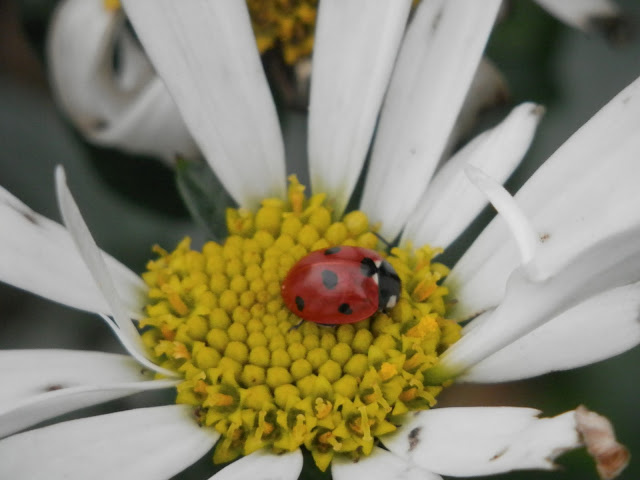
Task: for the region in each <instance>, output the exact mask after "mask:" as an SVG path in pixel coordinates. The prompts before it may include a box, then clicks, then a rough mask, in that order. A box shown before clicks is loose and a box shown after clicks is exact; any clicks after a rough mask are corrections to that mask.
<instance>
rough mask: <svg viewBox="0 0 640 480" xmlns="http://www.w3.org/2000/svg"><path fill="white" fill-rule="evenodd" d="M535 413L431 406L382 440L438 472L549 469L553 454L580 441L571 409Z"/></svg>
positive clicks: (464, 473)
mask: <svg viewBox="0 0 640 480" xmlns="http://www.w3.org/2000/svg"><path fill="white" fill-rule="evenodd" d="M538 414H539V412H538V411H537V410H534V409H531V408H512V407H484V408H483V407H475V408H474V407H471V408H442V409H435V410H429V411H426V412H421V413H419V414H417V415H416V416H415V417H414V418H413V419H411V420H410V421H409V422H408V423H407V424H406V425H403V426H402V427H401V428H400V429H399V430H398V431H397V432H394V433H392V434H390V435H388V436H384V437H382V441H383V443H384V444H385V446H386V447H387V448H388V449H389V450H391V451H392V452H393V453H395V454H396V455H400V456H402V457H404V458H407V459H408V460H409V461H411V462H413V463H415V464H416V465H419V466H420V467H422V468H424V469H426V470H430V471H433V472H437V473H440V474H442V475H453V476H463V477H466V476H478V475H490V474H495V473H502V472H509V471H512V470H523V469H545V470H550V469H552V468H553V467H554V465H553V463H552V461H553V459H554V458H555V457H557V456H558V455H560V454H561V453H563V452H564V451H566V450H568V449H573V448H576V447H579V446H580V445H581V443H580V439H579V437H578V433H577V432H576V420H575V412H573V411H571V412H566V413H564V414H562V415H559V416H557V417H553V418H543V419H538V418H536V416H537V415H538Z"/></svg>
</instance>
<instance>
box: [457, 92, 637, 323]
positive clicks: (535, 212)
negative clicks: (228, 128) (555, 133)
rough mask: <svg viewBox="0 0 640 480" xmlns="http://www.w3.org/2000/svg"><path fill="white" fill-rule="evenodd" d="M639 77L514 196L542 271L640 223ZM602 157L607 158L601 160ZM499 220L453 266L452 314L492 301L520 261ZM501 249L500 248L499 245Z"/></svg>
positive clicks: (471, 310)
mask: <svg viewBox="0 0 640 480" xmlns="http://www.w3.org/2000/svg"><path fill="white" fill-rule="evenodd" d="M638 129H640V80H636V81H635V82H634V83H632V84H631V85H630V86H629V87H627V88H626V89H624V90H623V91H622V92H621V93H620V94H619V95H617V96H616V97H615V98H614V99H613V100H612V101H611V102H609V104H608V105H606V106H605V107H604V108H603V109H602V110H600V112H598V113H597V114H596V115H595V116H594V117H593V118H592V119H591V120H590V121H589V122H587V123H586V124H585V125H584V126H583V127H582V128H581V129H580V130H578V131H577V132H576V133H575V134H574V135H573V136H572V137H571V138H570V139H569V140H568V141H567V142H566V143H565V144H564V145H563V146H562V147H560V148H559V149H558V151H557V152H556V153H555V154H554V155H552V156H551V158H549V160H547V162H545V163H544V164H543V165H542V166H541V167H540V168H539V169H538V171H537V172H536V173H535V174H534V175H533V176H532V177H531V178H530V179H529V180H528V181H527V183H525V185H524V186H523V187H522V188H521V189H520V191H518V193H517V194H516V195H515V199H516V201H517V203H518V205H519V206H520V208H521V209H522V210H523V212H524V214H525V215H526V217H527V218H529V219H530V221H531V223H532V224H533V228H534V230H535V231H536V232H538V233H540V235H541V239H542V244H541V245H540V246H539V249H538V252H537V254H536V263H537V265H538V266H539V269H540V271H542V272H545V273H546V274H548V275H553V274H554V273H555V272H558V271H559V270H561V269H562V268H564V267H565V266H566V265H567V264H568V263H570V262H571V261H572V260H573V259H575V258H576V257H577V256H579V255H581V254H582V253H583V252H584V251H585V250H587V249H588V248H590V247H591V246H593V245H594V244H596V243H598V242H600V241H602V240H603V239H606V238H607V237H609V236H614V235H616V234H617V233H620V232H623V231H625V230H627V229H630V228H634V227H636V226H640V209H639V208H637V205H639V204H640V189H639V188H638V186H637V183H638V178H640V162H638V158H639V157H640V136H638V135H637V132H638ZM604 159H606V161H604ZM508 236H509V234H508V231H507V227H506V225H505V223H504V221H503V220H502V219H501V218H499V217H498V218H496V219H494V220H493V221H492V222H491V223H490V224H489V226H488V227H487V228H486V229H485V230H484V231H483V232H482V233H481V234H480V236H479V237H478V238H477V239H476V240H475V241H474V243H473V244H472V245H471V247H470V248H469V249H468V250H467V252H466V253H465V254H464V255H463V257H462V258H461V259H460V261H459V262H458V263H457V264H456V265H455V266H454V268H453V269H452V271H451V274H450V275H449V277H448V279H447V283H446V285H448V286H450V287H451V286H455V287H454V290H455V294H456V297H457V300H458V303H457V304H456V307H455V309H454V311H453V312H452V314H453V315H455V316H459V317H467V316H469V315H470V314H473V313H474V312H477V311H482V310H486V309H488V308H492V307H494V306H496V305H497V304H498V303H499V302H500V300H501V298H502V297H503V295H504V292H505V286H506V282H507V279H508V278H509V275H510V274H511V272H513V270H514V269H515V268H516V267H517V265H518V264H519V263H520V260H519V258H518V251H517V249H516V248H515V245H513V244H512V243H511V242H508V241H505V240H506V239H507V238H508ZM497 247H498V248H497Z"/></svg>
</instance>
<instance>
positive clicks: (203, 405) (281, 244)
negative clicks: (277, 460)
mask: <svg viewBox="0 0 640 480" xmlns="http://www.w3.org/2000/svg"><path fill="white" fill-rule="evenodd" d="M289 182H290V184H289V189H288V193H287V197H286V198H285V199H278V198H267V199H264V200H263V201H262V203H261V206H260V208H259V209H258V210H257V211H249V210H238V209H229V210H228V211H227V228H228V237H227V238H226V239H225V240H224V241H223V242H220V243H216V242H212V241H210V242H207V243H205V244H204V245H203V246H202V248H201V249H200V250H195V249H192V247H191V241H190V239H189V238H185V239H183V240H182V241H181V242H180V243H179V244H178V246H177V247H176V248H175V249H174V250H173V251H167V250H164V249H162V248H161V247H158V246H155V247H153V251H154V252H155V253H156V255H157V258H155V259H154V260H151V261H149V262H148V264H147V271H146V272H145V273H144V274H143V275H142V278H143V280H144V281H145V282H146V284H147V286H148V287H149V293H148V299H147V305H146V307H145V315H144V318H142V319H141V321H140V327H141V328H142V329H143V335H142V338H143V342H144V345H145V346H146V348H147V349H148V352H149V354H150V355H151V356H152V357H153V359H154V361H155V362H156V363H157V364H158V365H161V366H163V367H165V368H168V369H172V370H174V371H176V372H179V373H180V374H181V375H183V378H184V379H183V381H182V382H181V383H180V384H179V385H178V386H177V400H176V401H177V402H178V403H182V404H187V405H190V406H193V408H194V409H195V410H196V411H197V415H196V418H197V419H198V421H199V422H200V423H201V424H202V425H203V427H205V428H213V429H214V430H215V431H217V432H219V433H220V434H221V436H222V437H221V440H220V441H219V442H218V443H217V444H216V447H215V451H214V455H213V459H214V462H217V463H220V462H229V461H232V460H234V459H236V458H238V457H239V456H241V455H248V454H250V453H252V452H254V451H256V450H258V449H262V448H266V449H270V450H272V451H274V452H283V451H293V450H295V449H297V448H300V447H303V448H306V449H308V450H309V451H310V452H311V454H312V456H313V459H314V461H315V462H316V465H317V466H318V468H319V469H321V470H323V471H324V470H325V469H326V468H328V466H329V464H330V462H331V460H332V458H333V457H334V455H345V456H348V457H349V458H352V459H357V458H359V457H360V456H364V455H368V454H369V453H370V452H371V451H372V449H373V447H374V445H375V444H376V441H377V440H376V439H377V438H378V437H381V436H384V435H385V434H388V433H390V432H392V431H394V430H395V429H396V428H397V426H398V425H400V424H401V423H402V421H403V418H404V416H405V415H407V414H408V413H409V412H411V411H415V410H424V409H428V408H431V407H432V406H433V405H434V404H435V402H436V399H435V397H436V395H437V394H438V393H439V392H440V390H441V389H442V386H441V385H428V384H427V382H426V381H425V374H426V372H427V371H428V370H429V369H430V368H432V367H433V366H434V365H436V364H437V363H438V358H439V356H440V355H441V354H442V353H443V352H444V351H445V350H446V349H447V348H448V347H449V346H450V345H451V344H453V343H455V342H456V341H457V340H458V339H459V338H460V330H461V328H460V326H459V325H458V324H457V323H456V322H455V321H453V320H450V319H447V318H446V305H447V302H446V301H445V296H446V295H447V293H448V291H447V289H446V288H444V287H442V286H441V285H440V281H441V279H442V278H444V277H445V276H446V275H447V273H448V269H447V267H445V266H444V265H441V264H438V263H436V262H433V258H434V256H435V255H437V254H438V253H440V250H438V249H434V248H431V247H429V246H423V247H420V248H418V249H413V248H411V247H406V248H393V249H392V250H391V252H390V253H388V252H386V251H385V250H384V245H382V244H380V243H379V241H378V238H377V237H376V236H375V235H374V233H373V230H372V226H371V224H370V222H369V219H368V218H367V216H366V215H365V214H364V213H363V212H360V211H353V212H349V213H348V214H346V215H345V216H344V217H343V218H342V219H339V220H335V219H333V212H332V210H331V208H330V206H329V204H328V202H327V199H326V195H324V194H322V193H320V194H316V195H313V196H311V197H307V196H306V195H305V188H304V186H303V185H301V184H300V183H299V182H298V180H297V179H296V178H295V177H293V176H292V177H290V178H289ZM339 245H354V246H360V247H363V248H369V249H375V250H376V251H377V252H378V253H379V254H380V255H382V256H383V257H384V258H386V259H387V261H388V262H389V263H390V264H391V265H392V266H393V267H394V269H395V270H396V272H397V273H398V275H399V277H400V279H401V282H402V290H401V292H400V296H399V298H398V301H397V304H396V306H395V307H394V308H393V309H391V310H390V311H388V312H376V313H375V314H374V315H373V316H371V317H370V318H366V319H363V320H361V321H359V322H356V323H352V324H345V325H339V326H337V327H327V326H322V325H318V324H316V323H313V322H309V321H304V322H302V324H301V325H300V326H299V327H298V328H293V327H294V326H296V325H298V324H299V323H300V320H301V319H300V318H299V317H298V316H296V315H295V314H294V313H293V312H292V311H290V310H289V308H288V307H287V305H285V303H284V301H283V298H282V295H281V282H282V281H283V279H284V278H285V277H286V276H287V274H288V272H289V270H290V268H291V267H292V266H293V265H295V264H296V262H298V261H299V260H300V259H302V258H303V257H305V256H306V255H307V254H308V253H310V252H312V251H314V250H317V249H325V248H328V247H331V246H339ZM425 285H428V288H426V287H425ZM427 290H428V294H425V293H424V292H426V291H427ZM416 292H419V294H416ZM318 294H321V292H319V293H318Z"/></svg>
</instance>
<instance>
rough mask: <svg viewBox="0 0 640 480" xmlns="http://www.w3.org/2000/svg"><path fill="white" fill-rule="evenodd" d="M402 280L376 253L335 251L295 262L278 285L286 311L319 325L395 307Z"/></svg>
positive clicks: (357, 318) (318, 252)
mask: <svg viewBox="0 0 640 480" xmlns="http://www.w3.org/2000/svg"><path fill="white" fill-rule="evenodd" d="M399 296H400V278H399V277H398V274H397V273H396V271H395V270H394V269H393V267H392V266H391V264H390V263H389V262H387V261H386V260H385V259H384V258H382V257H381V256H380V254H378V253H377V252H375V251H373V250H369V249H368V248H361V247H347V246H338V247H331V248H327V249H324V250H316V251H315V252H311V253H310V254H308V255H307V256H305V257H303V258H302V259H300V260H299V261H298V263H296V264H295V265H294V266H293V267H291V270H289V273H287V276H286V277H285V279H284V281H283V282H282V298H283V299H284V303H285V304H286V305H287V307H288V308H289V310H291V311H292V312H293V313H295V314H296V315H298V316H299V317H301V318H303V319H304V320H308V321H310V322H314V323H319V324H321V325H342V324H345V323H355V322H359V321H360V320H364V319H365V318H368V317H370V316H371V315H373V314H374V313H376V312H377V311H378V310H380V311H383V310H388V309H390V308H393V307H394V306H395V304H396V302H397V301H398V298H399Z"/></svg>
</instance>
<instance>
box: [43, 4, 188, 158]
mask: <svg viewBox="0 0 640 480" xmlns="http://www.w3.org/2000/svg"><path fill="white" fill-rule="evenodd" d="M124 20H125V19H124V15H123V14H122V12H121V11H119V10H108V9H106V8H105V7H104V2H103V0H65V1H63V2H61V3H60V4H59V6H58V8H57V9H56V12H55V14H54V15H53V17H52V21H51V26H50V29H49V34H48V39H47V57H48V64H49V71H50V76H51V85H52V89H53V93H54V95H55V97H56V99H57V100H58V103H59V104H60V105H61V107H62V108H63V109H64V110H65V112H66V113H67V115H68V116H69V118H70V119H71V121H72V122H73V123H74V124H75V125H76V126H77V127H78V128H79V129H80V131H81V132H82V133H83V134H84V135H85V136H86V137H87V139H88V140H90V141H92V142H94V143H97V144H99V145H104V146H110V147H117V148H122V149H124V150H127V151H129V152H132V153H142V154H150V155H157V156H160V157H162V158H164V159H167V160H172V159H173V158H174V157H175V155H176V154H178V153H180V154H183V155H187V156H192V155H195V154H196V153H197V147H196V145H195V143H194V142H193V140H192V138H191V135H190V134H189V132H188V131H187V128H186V126H185V124H184V122H183V121H182V117H181V116H180V114H179V112H178V110H177V107H176V105H175V103H174V102H173V100H172V98H171V97H170V95H169V93H168V91H167V89H166V88H165V87H164V84H163V83H162V81H161V80H160V79H159V78H158V76H157V75H156V74H155V72H154V71H153V68H152V67H151V64H150V63H149V60H148V59H147V58H146V55H145V54H144V52H142V50H141V48H140V46H139V45H138V43H137V41H135V40H134V39H133V38H132V37H131V34H130V33H129V32H128V31H127V30H126V28H125V26H124ZM115 57H117V58H118V62H117V67H115V66H114V65H115V62H114V58H115Z"/></svg>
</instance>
